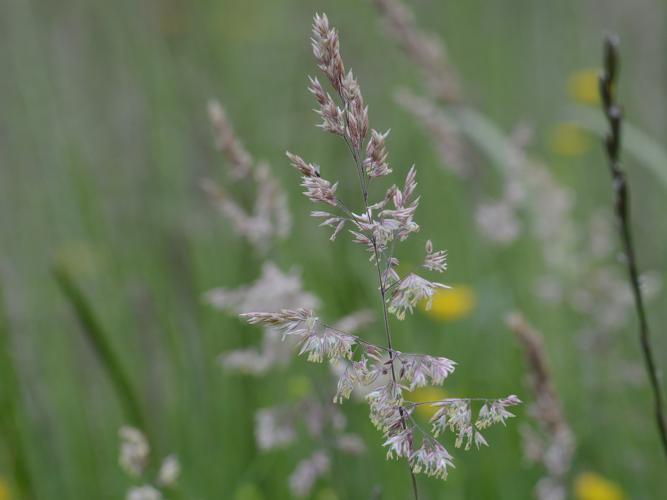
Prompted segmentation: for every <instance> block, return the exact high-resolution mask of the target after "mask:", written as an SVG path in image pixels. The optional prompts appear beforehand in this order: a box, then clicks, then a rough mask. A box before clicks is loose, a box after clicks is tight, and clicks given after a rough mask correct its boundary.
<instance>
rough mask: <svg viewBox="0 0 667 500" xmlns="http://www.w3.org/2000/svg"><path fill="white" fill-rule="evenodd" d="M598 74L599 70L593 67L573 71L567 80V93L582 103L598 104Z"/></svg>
mask: <svg viewBox="0 0 667 500" xmlns="http://www.w3.org/2000/svg"><path fill="white" fill-rule="evenodd" d="M598 75H599V70H598V69H594V68H587V69H580V70H579V71H575V72H574V73H572V74H571V75H570V77H569V78H568V80H567V93H568V95H569V96H570V97H571V98H572V99H573V100H574V101H577V102H581V103H584V104H600V91H599V87H598Z"/></svg>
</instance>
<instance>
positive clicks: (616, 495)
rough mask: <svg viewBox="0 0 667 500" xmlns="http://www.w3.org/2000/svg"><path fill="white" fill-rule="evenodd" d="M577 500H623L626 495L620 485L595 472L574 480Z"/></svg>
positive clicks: (586, 473)
mask: <svg viewBox="0 0 667 500" xmlns="http://www.w3.org/2000/svg"><path fill="white" fill-rule="evenodd" d="M574 496H575V498H576V499H577V500H623V499H624V498H625V494H624V493H623V490H622V489H621V487H620V486H619V485H617V484H616V483H613V482H612V481H610V480H609V479H606V478H604V477H602V476H601V475H599V474H596V473H595V472H584V473H583V474H579V475H578V476H577V478H576V479H575V480H574Z"/></svg>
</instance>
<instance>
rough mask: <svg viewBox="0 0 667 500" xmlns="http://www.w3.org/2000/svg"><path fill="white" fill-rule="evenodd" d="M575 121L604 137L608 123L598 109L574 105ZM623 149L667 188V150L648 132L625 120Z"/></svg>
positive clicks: (585, 128) (572, 113) (572, 112)
mask: <svg viewBox="0 0 667 500" xmlns="http://www.w3.org/2000/svg"><path fill="white" fill-rule="evenodd" d="M570 116H572V117H573V120H574V122H575V123H576V124H577V125H579V126H580V127H581V128H583V129H584V130H588V131H589V132H592V133H593V134H595V135H597V136H599V137H601V138H604V136H605V134H606V124H605V121H604V117H603V116H602V114H601V113H600V112H599V111H598V110H597V109H589V108H585V107H583V106H576V107H573V108H572V110H571V113H570ZM623 149H624V151H626V152H627V153H629V154H630V155H632V156H634V157H635V159H636V160H637V161H638V162H639V164H640V165H643V166H644V167H646V168H647V169H648V170H650V171H651V172H653V174H654V175H655V176H656V177H657V178H658V179H659V180H660V181H661V182H662V184H663V187H664V188H665V189H667V151H665V149H664V148H663V147H662V146H661V145H660V144H658V143H657V142H656V141H655V140H653V139H652V138H651V137H649V136H648V135H647V134H645V133H644V132H642V131H641V130H639V129H638V128H637V127H635V126H633V125H631V124H630V123H628V122H627V120H624V122H623Z"/></svg>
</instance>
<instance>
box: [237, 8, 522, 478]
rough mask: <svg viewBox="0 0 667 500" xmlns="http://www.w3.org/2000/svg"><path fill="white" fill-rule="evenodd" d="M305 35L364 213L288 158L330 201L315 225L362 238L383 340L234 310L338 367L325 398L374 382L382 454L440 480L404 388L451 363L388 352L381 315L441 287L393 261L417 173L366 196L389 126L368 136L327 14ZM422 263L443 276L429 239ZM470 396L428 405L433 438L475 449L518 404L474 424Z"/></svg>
mask: <svg viewBox="0 0 667 500" xmlns="http://www.w3.org/2000/svg"><path fill="white" fill-rule="evenodd" d="M311 41H312V46H313V54H314V56H315V59H316V60H317V65H318V67H319V69H320V70H322V72H323V73H324V75H325V76H326V78H327V79H328V81H329V83H330V84H331V87H332V88H333V90H334V91H335V92H334V93H335V95H336V97H335V98H334V97H332V96H331V95H330V94H329V93H327V92H326V91H325V90H324V88H323V87H322V85H321V84H320V83H319V81H318V80H317V79H316V78H313V77H310V79H309V82H310V85H309V89H310V91H311V93H312V94H313V95H314V96H315V100H316V101H317V103H318V105H319V110H317V113H318V115H319V116H320V118H321V119H322V123H321V124H320V125H319V126H320V127H321V128H323V129H324V130H326V131H328V132H331V133H333V134H335V135H337V136H340V137H341V138H342V139H343V140H344V141H345V143H346V144H347V146H348V148H349V150H350V152H351V154H352V159H353V160H354V165H355V168H356V173H357V175H358V178H359V185H360V188H361V193H362V200H363V210H362V211H361V212H360V213H354V212H353V211H352V210H350V209H349V208H348V207H347V205H346V204H345V203H344V201H343V200H342V198H341V196H340V195H339V194H338V193H337V187H338V184H337V183H336V182H333V183H332V182H331V181H328V180H326V179H325V178H323V177H322V169H321V168H320V166H318V165H315V164H313V163H309V162H306V161H305V160H303V159H302V158H301V157H300V156H298V155H296V154H293V153H290V152H288V153H287V156H288V158H289V160H290V162H291V164H292V166H293V167H294V168H296V169H297V170H298V171H299V173H300V174H301V175H302V186H304V187H305V188H306V191H305V193H304V194H305V195H306V197H307V198H308V199H310V200H311V201H313V202H316V203H324V204H327V205H330V206H331V207H334V208H333V209H330V211H322V210H318V211H313V212H312V213H311V215H312V216H313V217H316V218H323V219H324V222H322V223H321V225H322V226H328V227H332V228H333V229H334V231H333V234H332V237H331V239H334V238H335V237H336V236H337V235H338V234H339V233H340V232H341V231H342V229H343V227H344V226H346V225H348V226H349V228H350V229H349V232H350V233H351V234H352V236H353V242H355V243H358V244H361V245H362V246H364V247H365V248H366V250H367V251H368V252H369V253H370V260H371V262H372V263H373V265H374V266H375V268H376V270H377V274H378V280H379V289H380V293H381V296H382V305H383V315H384V318H385V334H386V337H387V346H386V347H385V346H380V345H377V344H373V343H371V342H368V341H366V340H364V339H362V338H361V337H358V336H356V335H353V334H351V333H349V332H345V331H344V330H343V329H341V328H335V327H330V326H328V325H327V324H326V323H324V322H323V321H321V320H320V319H319V318H318V317H317V316H316V315H315V313H314V312H313V311H312V310H310V309H307V308H297V309H287V308H282V309H278V310H274V311H273V312H257V311H252V312H245V313H243V314H240V316H241V317H242V318H243V319H245V320H246V321H248V322H249V323H250V324H256V325H261V326H265V327H271V328H276V329H278V330H279V331H281V332H282V334H283V337H284V338H295V339H296V344H297V346H298V347H299V354H300V355H301V354H307V357H308V360H309V361H313V362H321V361H323V360H324V359H327V360H328V361H330V362H331V363H332V365H334V366H338V367H342V368H341V369H340V376H339V380H338V387H337V391H336V394H335V396H334V398H333V399H334V401H335V402H338V403H341V402H342V401H343V400H345V399H347V398H349V397H350V395H351V394H352V393H353V391H355V390H357V389H362V390H363V389H364V388H369V387H370V386H371V385H374V387H373V388H372V389H371V390H370V392H367V394H366V400H367V403H368V405H369V410H370V415H369V416H370V420H371V422H372V423H373V424H374V425H375V427H376V428H377V429H378V430H380V431H382V433H383V435H384V446H385V447H386V448H387V456H388V458H399V457H400V458H404V459H406V460H407V462H408V463H409V465H410V470H411V473H413V474H414V473H419V472H422V473H425V474H427V475H430V476H435V477H439V478H443V479H444V478H445V477H446V476H447V469H448V467H450V466H451V465H452V457H451V455H450V454H449V452H448V451H447V450H446V449H445V447H444V446H443V445H442V444H441V443H439V442H438V441H437V440H436V439H435V436H434V435H433V434H431V433H429V432H426V431H423V430H422V429H421V428H420V427H419V425H418V424H417V423H416V421H415V420H414V419H413V417H412V412H413V410H414V408H415V407H416V406H418V405H419V404H421V403H414V402H411V401H408V400H406V399H405V398H404V391H407V390H413V389H415V388H418V387H424V386H426V385H440V384H442V383H443V381H444V380H445V378H446V377H447V376H449V375H450V374H451V373H452V372H453V371H454V367H455V363H454V362H453V361H451V360H449V359H447V358H444V357H437V356H431V355H427V354H415V353H403V352H401V351H398V350H395V349H394V348H393V347H392V343H391V335H390V332H389V323H388V318H387V313H392V314H394V315H395V316H396V317H397V318H398V319H404V318H405V315H406V313H407V312H412V310H413V309H414V307H415V306H416V305H417V303H419V302H420V301H426V302H430V300H431V298H432V297H433V294H434V292H435V291H436V290H437V289H439V288H447V286H446V285H444V284H442V283H437V282H433V281H430V280H428V279H426V278H424V277H422V276H420V275H418V274H416V273H414V272H408V273H406V274H405V275H404V276H401V275H400V274H399V272H398V265H399V260H398V258H396V256H395V255H394V252H395V246H396V243H397V242H401V241H404V240H405V239H407V238H408V237H409V236H410V235H411V234H413V233H415V232H416V231H418V230H419V226H418V225H417V223H416V222H415V221H414V214H415V212H416V209H417V207H418V204H419V197H416V196H415V189H416V187H417V182H416V170H415V167H414V166H412V167H411V168H410V169H409V170H408V173H407V175H406V178H405V181H404V183H403V186H402V187H400V188H399V187H398V186H396V185H392V186H391V187H389V188H388V189H387V190H386V191H385V192H384V195H383V196H382V198H380V199H379V200H378V201H376V202H371V201H369V197H370V186H371V184H372V183H373V182H377V181H375V180H376V179H378V178H380V177H383V176H387V175H389V174H390V173H392V168H391V167H390V165H389V162H388V154H387V150H386V145H385V140H386V138H387V136H388V132H386V133H384V134H382V133H379V132H377V131H375V130H371V132H370V137H369V138H367V134H368V130H369V123H368V108H367V107H365V106H364V101H363V97H362V94H361V89H360V87H359V84H358V82H357V81H356V79H355V77H354V75H353V73H352V72H351V71H348V72H347V73H345V66H344V63H343V60H342V57H341V55H340V43H339V38H338V33H337V32H336V30H335V29H334V28H332V27H331V26H330V25H329V21H328V19H327V17H326V15H316V16H315V18H314V23H313V37H312V39H311ZM422 267H424V268H425V269H427V270H429V271H436V272H444V271H445V270H446V267H447V265H446V252H445V251H442V250H438V251H434V249H433V244H432V242H431V241H430V240H429V241H428V242H427V243H426V257H425V260H424V262H423V264H422ZM473 401H476V400H473V399H456V400H443V401H435V402H430V403H432V404H434V405H437V406H439V407H440V410H439V411H438V412H437V413H436V415H437V418H436V419H434V421H433V432H434V434H436V435H437V434H438V433H440V432H442V431H444V430H445V429H447V428H449V429H451V430H452V431H454V432H455V433H456V434H457V440H456V443H455V445H456V446H457V447H458V446H460V445H461V443H462V441H463V439H464V438H466V437H467V438H468V441H469V442H468V445H467V446H466V448H469V447H470V445H469V443H470V440H472V439H474V441H475V443H476V444H477V445H478V446H479V445H480V444H486V440H485V439H484V437H483V436H481V434H480V433H479V430H480V429H485V428H486V427H488V426H489V425H491V424H494V423H498V422H501V423H504V422H505V420H506V419H507V418H508V417H510V416H512V414H511V413H509V411H507V409H506V408H507V407H508V406H512V405H515V404H518V403H519V400H518V398H517V397H516V396H508V397H506V398H501V399H488V400H487V399H485V400H483V404H482V406H481V409H480V410H479V413H478V415H477V418H476V420H475V422H474V424H473V423H472V406H473ZM321 468H322V467H320V469H321ZM305 470H310V469H305ZM318 470H319V469H318ZM305 475H306V474H305V473H304V476H305Z"/></svg>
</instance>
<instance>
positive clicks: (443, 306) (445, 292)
mask: <svg viewBox="0 0 667 500" xmlns="http://www.w3.org/2000/svg"><path fill="white" fill-rule="evenodd" d="M420 307H421V308H422V309H423V310H424V311H426V302H422V303H421V304H420ZM474 307H475V293H474V292H473V290H472V288H470V287H468V286H465V285H461V286H455V287H453V288H445V289H442V288H441V289H438V290H436V292H435V294H434V295H433V303H432V304H431V309H429V310H428V311H426V314H428V315H429V316H431V317H432V318H435V319H439V320H449V321H455V320H457V319H460V318H463V317H465V316H467V315H468V314H470V311H472V309H473V308H474Z"/></svg>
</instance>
